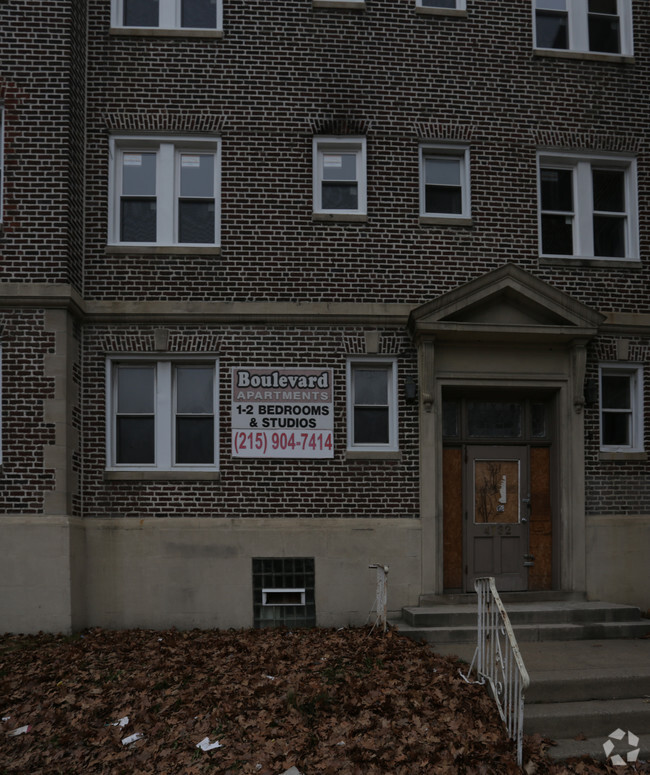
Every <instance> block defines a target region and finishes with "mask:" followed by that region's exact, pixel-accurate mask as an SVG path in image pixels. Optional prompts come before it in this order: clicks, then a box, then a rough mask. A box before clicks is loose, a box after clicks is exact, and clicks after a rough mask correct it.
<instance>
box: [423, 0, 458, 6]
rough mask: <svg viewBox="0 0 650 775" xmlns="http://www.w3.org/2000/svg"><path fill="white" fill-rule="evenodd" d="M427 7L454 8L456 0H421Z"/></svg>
mask: <svg viewBox="0 0 650 775" xmlns="http://www.w3.org/2000/svg"><path fill="white" fill-rule="evenodd" d="M422 5H424V6H425V7H427V8H455V7H456V0H422Z"/></svg>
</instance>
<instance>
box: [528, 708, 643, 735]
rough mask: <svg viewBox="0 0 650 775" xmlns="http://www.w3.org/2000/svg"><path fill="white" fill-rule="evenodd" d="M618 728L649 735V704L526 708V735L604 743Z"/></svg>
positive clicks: (636, 733)
mask: <svg viewBox="0 0 650 775" xmlns="http://www.w3.org/2000/svg"><path fill="white" fill-rule="evenodd" d="M617 728H620V729H623V730H630V731H631V732H634V734H635V735H637V736H639V737H643V738H646V737H647V736H648V733H650V703H649V702H647V701H646V700H645V699H643V698H634V699H629V698H627V699H624V700H591V701H589V702H550V703H546V702H542V703H536V704H533V705H527V706H526V709H525V711H524V732H525V733H526V734H534V733H538V734H540V735H542V736H543V737H550V738H552V739H553V740H557V739H567V738H568V739H572V738H575V737H577V736H584V737H587V738H599V737H600V738H601V739H602V741H603V742H604V741H605V739H606V738H607V736H608V735H609V734H610V733H611V732H612V731H613V730H615V729H617Z"/></svg>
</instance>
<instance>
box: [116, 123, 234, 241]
mask: <svg viewBox="0 0 650 775" xmlns="http://www.w3.org/2000/svg"><path fill="white" fill-rule="evenodd" d="M152 152H154V153H156V197H155V198H156V241H155V242H122V241H121V240H120V199H121V187H122V185H121V184H122V164H121V161H122V157H123V155H124V154H126V153H152ZM183 153H191V154H200V153H205V154H212V155H214V210H215V212H214V242H210V243H206V242H200V243H191V242H190V243H187V242H179V241H178V200H179V197H180V191H179V189H180V156H181V154H183ZM108 191H109V196H108V202H109V206H108V244H109V245H116V246H118V245H129V246H133V247H134V248H137V247H147V246H149V247H152V246H154V247H155V246H161V247H175V246H186V247H194V248H215V247H219V245H220V241H221V236H220V232H221V139H220V138H218V137H211V138H207V137H202V138H197V137H178V138H167V137H164V138H161V137H139V136H135V137H134V136H133V135H112V136H111V138H110V166H109V176H108Z"/></svg>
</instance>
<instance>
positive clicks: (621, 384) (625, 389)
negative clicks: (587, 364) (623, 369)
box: [602, 374, 631, 409]
mask: <svg viewBox="0 0 650 775" xmlns="http://www.w3.org/2000/svg"><path fill="white" fill-rule="evenodd" d="M602 392H603V395H602V402H603V407H604V408H605V409H629V408H630V406H631V404H630V393H631V391H630V377H626V376H623V375H621V376H614V375H611V376H609V375H608V376H606V375H604V374H603V379H602Z"/></svg>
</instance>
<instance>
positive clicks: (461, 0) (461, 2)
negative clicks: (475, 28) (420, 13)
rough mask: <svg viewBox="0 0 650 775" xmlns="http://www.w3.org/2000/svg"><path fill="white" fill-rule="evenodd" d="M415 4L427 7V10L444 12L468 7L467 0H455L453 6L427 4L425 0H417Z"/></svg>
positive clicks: (419, 6)
mask: <svg viewBox="0 0 650 775" xmlns="http://www.w3.org/2000/svg"><path fill="white" fill-rule="evenodd" d="M434 1H435V0H434ZM415 5H416V7H417V8H426V10H427V11H435V12H440V13H444V12H445V11H447V12H449V11H452V12H453V11H464V10H465V7H466V6H465V0H454V5H453V7H451V8H450V7H449V6H446V5H427V4H426V2H425V0H415Z"/></svg>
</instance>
